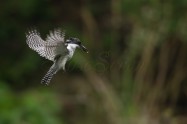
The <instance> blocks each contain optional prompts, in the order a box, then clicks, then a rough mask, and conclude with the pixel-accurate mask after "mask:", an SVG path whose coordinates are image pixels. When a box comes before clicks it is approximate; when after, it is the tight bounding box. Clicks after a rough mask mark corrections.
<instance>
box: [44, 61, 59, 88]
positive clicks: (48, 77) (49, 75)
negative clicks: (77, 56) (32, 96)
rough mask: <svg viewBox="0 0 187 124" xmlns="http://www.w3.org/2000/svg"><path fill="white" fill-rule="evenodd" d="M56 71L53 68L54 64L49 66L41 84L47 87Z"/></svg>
mask: <svg viewBox="0 0 187 124" xmlns="http://www.w3.org/2000/svg"><path fill="white" fill-rule="evenodd" d="M57 71H58V68H57V67H55V63H54V64H53V65H52V66H51V68H50V69H49V71H48V72H47V74H46V75H45V76H44V77H43V78H42V80H41V83H42V84H45V85H48V84H49V83H50V81H51V79H52V77H53V75H54V74H56V72H57Z"/></svg>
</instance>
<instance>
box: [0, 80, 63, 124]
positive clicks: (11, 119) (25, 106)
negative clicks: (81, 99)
mask: <svg viewBox="0 0 187 124" xmlns="http://www.w3.org/2000/svg"><path fill="white" fill-rule="evenodd" d="M0 96H1V99H0V110H1V112H0V123H1V124H22V123H27V124H62V121H63V120H62V118H60V117H59V116H57V115H58V114H59V112H60V109H61V108H60V104H59V102H58V100H57V98H56V96H55V94H54V93H52V92H49V91H47V90H39V89H35V90H28V91H26V92H23V93H17V94H14V93H13V92H11V91H10V89H9V88H8V87H7V86H6V85H5V83H3V82H1V83H0Z"/></svg>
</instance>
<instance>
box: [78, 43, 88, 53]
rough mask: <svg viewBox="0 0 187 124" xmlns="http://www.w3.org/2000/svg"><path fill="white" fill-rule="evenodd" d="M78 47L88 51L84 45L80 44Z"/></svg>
mask: <svg viewBox="0 0 187 124" xmlns="http://www.w3.org/2000/svg"><path fill="white" fill-rule="evenodd" d="M80 48H81V49H82V50H83V51H84V52H86V53H88V50H87V48H86V47H85V46H83V45H82V44H81V45H80Z"/></svg>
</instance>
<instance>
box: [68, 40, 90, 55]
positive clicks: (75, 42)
mask: <svg viewBox="0 0 187 124" xmlns="http://www.w3.org/2000/svg"><path fill="white" fill-rule="evenodd" d="M66 43H67V44H68V45H71V46H74V47H75V48H76V47H79V48H80V49H82V50H83V51H85V52H87V53H88V50H87V48H86V47H85V46H83V45H82V43H81V41H80V40H79V39H78V38H72V37H71V38H69V39H67V40H66Z"/></svg>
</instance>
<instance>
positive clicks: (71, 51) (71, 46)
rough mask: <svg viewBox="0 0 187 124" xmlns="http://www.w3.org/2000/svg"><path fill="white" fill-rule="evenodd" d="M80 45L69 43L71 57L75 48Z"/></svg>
mask: <svg viewBox="0 0 187 124" xmlns="http://www.w3.org/2000/svg"><path fill="white" fill-rule="evenodd" d="M77 47H78V45H77V44H68V46H67V49H68V51H69V58H71V57H72V56H73V54H74V52H75V49H76V48H77Z"/></svg>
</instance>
